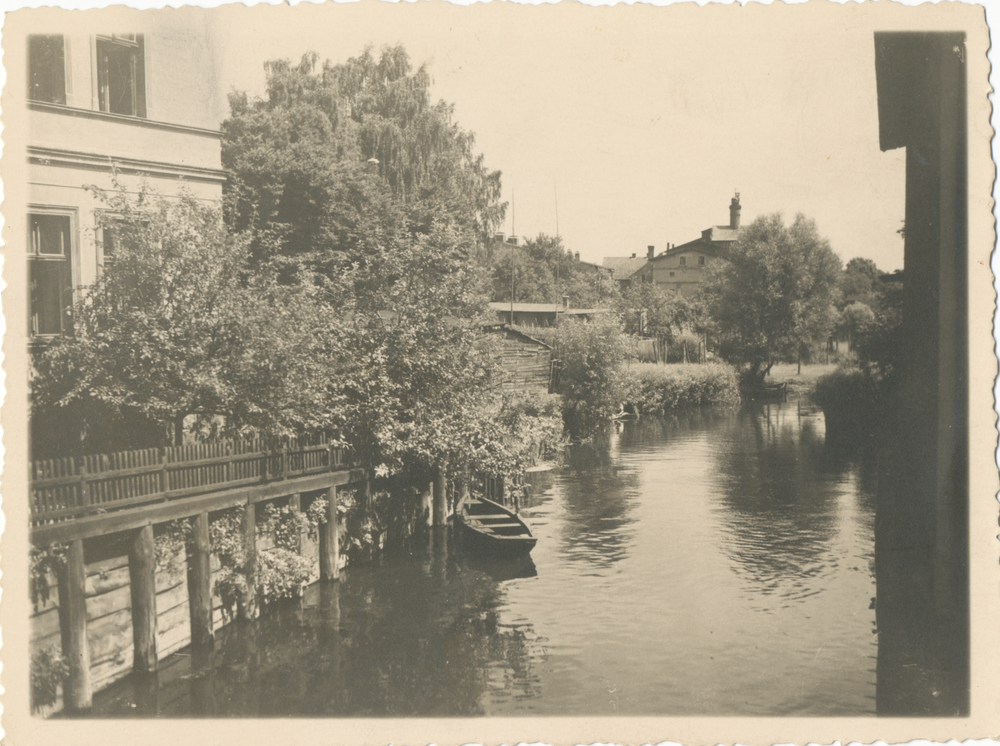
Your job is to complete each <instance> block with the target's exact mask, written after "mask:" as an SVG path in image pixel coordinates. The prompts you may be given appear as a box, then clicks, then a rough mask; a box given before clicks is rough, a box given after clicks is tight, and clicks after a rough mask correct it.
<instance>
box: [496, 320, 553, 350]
mask: <svg viewBox="0 0 1000 746" xmlns="http://www.w3.org/2000/svg"><path fill="white" fill-rule="evenodd" d="M485 328H486V330H487V331H490V332H503V333H504V334H506V335H507V337H508V338H510V337H518V338H520V339H522V340H523V341H525V342H531V343H532V344H536V345H540V346H541V347H544V348H545V349H547V350H551V349H552V345H550V344H548V343H546V342H543V341H542V340H540V339H535V338H534V337H532V336H529V335H527V334H525V333H524V332H522V331H521V330H520V329H518V328H517V327H514V326H511V325H510V324H490V325H489V326H487V327H485Z"/></svg>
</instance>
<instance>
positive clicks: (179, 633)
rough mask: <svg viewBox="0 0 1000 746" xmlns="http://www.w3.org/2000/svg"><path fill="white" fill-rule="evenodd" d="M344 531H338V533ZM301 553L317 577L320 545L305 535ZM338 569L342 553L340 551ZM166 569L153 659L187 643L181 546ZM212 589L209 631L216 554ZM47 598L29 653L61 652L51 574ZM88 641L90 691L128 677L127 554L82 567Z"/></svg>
mask: <svg viewBox="0 0 1000 746" xmlns="http://www.w3.org/2000/svg"><path fill="white" fill-rule="evenodd" d="M341 535H342V534H341ZM256 541H257V551H258V552H267V551H269V550H271V549H273V548H274V545H275V544H274V537H273V534H272V533H271V532H268V531H262V530H261V529H260V527H259V526H258V528H257V532H256ZM300 554H301V555H302V556H303V557H307V558H309V559H311V560H312V564H313V574H312V577H311V578H310V581H309V582H310V583H311V582H315V581H316V580H318V579H319V544H318V542H317V541H315V540H313V539H310V538H309V537H308V536H305V535H303V536H302V539H301V549H300ZM340 557H341V562H340V567H341V568H342V567H343V566H344V561H345V560H346V554H341V555H340ZM168 564H169V567H167V568H158V569H157V572H156V612H157V613H156V619H157V636H156V651H157V658H158V659H159V660H163V659H164V658H167V657H168V656H170V655H171V654H173V653H175V652H177V651H179V650H181V649H183V648H185V647H187V646H188V645H189V644H190V643H191V622H190V605H189V600H188V583H187V572H186V569H185V568H186V557H185V552H184V550H180V551H179V552H178V553H177V555H176V556H175V557H174V561H173V562H170V563H168ZM210 567H211V571H212V572H211V587H212V617H213V618H212V629H213V630H219V629H221V628H222V627H223V626H224V625H225V624H226V620H225V618H224V616H223V612H222V600H221V599H220V598H219V596H218V594H216V593H215V583H216V581H217V580H218V578H219V574H220V568H221V565H220V563H219V559H218V557H217V556H216V555H215V554H212V555H211V558H210ZM48 581H49V597H48V600H47V601H46V602H44V603H39V604H38V605H37V606H36V607H35V609H34V610H33V613H32V615H31V642H30V652H31V654H32V655H34V654H35V653H36V652H39V651H43V650H46V649H51V650H53V651H54V652H56V653H59V652H61V650H62V638H61V634H60V622H59V590H58V581H57V578H56V577H55V575H53V574H51V573H50V574H49V576H48ZM85 599H86V613H87V641H88V644H89V647H90V677H91V682H92V686H93V689H94V691H98V690H100V689H104V688H105V687H107V686H109V685H110V684H112V683H114V682H115V681H118V680H120V679H122V678H124V677H125V676H127V675H128V674H129V673H131V671H132V667H133V635H132V597H131V585H130V582H129V561H128V557H127V556H125V555H122V556H118V557H111V558H108V559H102V560H97V561H95V562H89V563H87V565H86V592H85ZM62 708H63V702H62V696H61V694H60V697H59V699H58V700H57V702H56V704H55V705H54V706H52V707H48V708H46V709H45V710H44V711H43V712H42V713H41V714H43V715H49V714H52V713H55V712H58V711H60V710H62Z"/></svg>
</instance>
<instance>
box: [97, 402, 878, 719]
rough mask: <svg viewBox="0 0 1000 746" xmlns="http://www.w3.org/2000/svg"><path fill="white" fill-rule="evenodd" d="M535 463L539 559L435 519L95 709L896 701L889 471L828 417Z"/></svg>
mask: <svg viewBox="0 0 1000 746" xmlns="http://www.w3.org/2000/svg"><path fill="white" fill-rule="evenodd" d="M529 479H530V483H531V486H532V490H531V491H530V494H529V496H528V498H527V499H526V500H525V502H524V507H523V510H522V516H523V517H524V519H525V521H526V522H527V523H528V524H529V526H530V527H531V529H532V531H533V532H534V534H535V535H536V537H537V538H538V544H537V545H536V547H535V549H534V550H533V552H532V554H531V557H530V558H528V559H526V561H523V562H513V563H511V562H506V563H497V562H493V561H487V560H484V559H482V558H477V557H475V556H466V555H465V554H463V548H462V547H461V546H456V545H455V543H454V541H453V536H452V535H450V534H449V533H448V532H447V531H441V530H435V531H431V532H430V533H429V536H428V540H427V542H426V543H425V544H424V545H423V546H422V548H418V549H416V550H414V551H411V552H408V553H402V554H400V555H397V556H394V557H391V558H389V559H387V560H386V561H385V562H383V563H382V564H380V565H373V566H367V567H356V568H350V569H349V570H348V571H347V572H345V573H344V574H343V576H342V579H341V582H340V583H339V584H333V585H330V584H323V585H317V586H313V587H311V588H309V589H308V592H307V594H306V597H305V599H304V600H303V601H302V602H301V603H299V604H292V605H288V606H283V607H281V608H276V609H269V610H267V611H266V613H265V614H264V615H263V616H262V618H261V619H260V620H258V621H257V622H255V623H253V624H249V625H233V626H231V627H227V628H225V629H223V630H222V631H220V632H219V633H218V639H217V643H216V647H215V650H214V652H213V653H211V655H209V656H208V657H207V658H205V659H204V660H201V661H193V660H192V659H191V658H188V657H185V656H184V655H178V656H173V657H172V658H171V659H170V660H169V661H168V662H167V663H166V665H164V666H163V667H162V668H161V670H160V672H159V676H158V678H159V681H158V687H157V688H156V691H155V695H156V696H155V697H153V698H151V697H150V696H149V694H150V693H151V692H150V691H149V690H148V689H147V690H142V689H140V688H137V683H136V681H135V680H133V679H129V680H126V681H123V682H121V683H119V684H116V685H115V686H113V687H111V688H110V689H109V690H106V691H105V692H101V693H99V694H98V695H97V696H96V697H95V709H94V712H95V714H96V715H98V716H101V717H109V716H116V717H117V716H138V715H146V716H149V715H151V714H153V712H154V711H155V713H156V714H158V715H159V716H190V715H200V716H216V717H228V716H252V717H272V716H273V717H277V716H367V717H385V716H395V717H409V716H421V717H428V716H445V715H450V716H454V715H460V716H477V715H490V716H502V715H523V714H538V715H615V714H618V715H621V714H632V715H720V714H721V715H737V714H749V715H785V714H797V715H846V714H865V713H873V712H874V706H875V703H874V688H875V687H874V684H875V675H874V669H875V653H876V650H877V648H876V643H877V638H876V636H875V635H874V634H872V632H873V630H874V628H873V624H874V619H875V614H874V611H873V610H872V609H871V606H870V602H871V598H872V596H874V581H873V577H872V562H873V559H872V558H873V497H872V490H871V485H872V479H871V470H870V468H869V467H868V466H867V465H866V464H865V462H864V461H863V460H861V461H858V460H857V459H855V460H853V461H852V460H850V459H845V458H844V457H843V455H842V454H837V453H833V452H831V451H830V450H829V449H826V448H825V447H824V432H823V421H822V415H821V414H820V413H818V412H816V411H815V410H812V409H810V408H809V407H803V406H801V405H800V404H799V403H796V402H789V403H787V404H782V405H780V406H777V405H771V406H770V407H763V408H760V409H756V410H754V409H751V410H744V411H742V412H733V411H716V412H711V411H708V412H696V413H688V414H685V415H683V416H679V417H674V418H669V419H668V418H664V419H657V418H643V419H641V420H639V421H637V422H628V423H624V425H623V426H622V427H621V428H615V431H614V432H613V433H611V434H610V436H609V438H608V439H607V440H606V441H604V442H595V443H590V444H585V445H583V446H580V447H576V448H574V449H572V451H571V452H570V453H569V454H568V462H567V464H566V466H564V467H561V468H559V469H555V470H553V471H550V472H541V473H533V474H530V475H529ZM185 652H186V651H185ZM762 672H766V678H762V676H763V674H762ZM144 692H145V693H144ZM143 697H145V699H143ZM140 711H141V712H140Z"/></svg>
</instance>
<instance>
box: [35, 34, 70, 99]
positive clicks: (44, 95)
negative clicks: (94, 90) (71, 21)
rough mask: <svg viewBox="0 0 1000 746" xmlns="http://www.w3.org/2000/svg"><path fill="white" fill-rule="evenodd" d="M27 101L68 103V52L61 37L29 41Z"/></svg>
mask: <svg viewBox="0 0 1000 746" xmlns="http://www.w3.org/2000/svg"><path fill="white" fill-rule="evenodd" d="M28 98H30V99H31V100H33V101H45V102H47V103H50V104H65V103H66V49H65V45H64V44H63V38H62V36H60V35H59V34H32V35H31V36H29V37H28Z"/></svg>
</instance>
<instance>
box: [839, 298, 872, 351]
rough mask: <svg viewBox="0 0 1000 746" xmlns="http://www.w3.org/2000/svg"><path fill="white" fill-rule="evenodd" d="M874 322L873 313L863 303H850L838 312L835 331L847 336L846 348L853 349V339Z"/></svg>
mask: <svg viewBox="0 0 1000 746" xmlns="http://www.w3.org/2000/svg"><path fill="white" fill-rule="evenodd" d="M874 322H875V313H874V312H873V311H872V309H871V308H869V307H868V306H867V305H865V304H864V303H859V302H855V303H851V304H850V305H848V306H846V307H845V308H844V310H843V311H841V312H840V317H839V319H838V321H837V331H838V332H839V333H840V334H842V335H844V336H846V337H847V344H848V349H854V340H855V339H856V338H857V337H858V336H859V335H861V334H864V333H865V332H866V331H867V330H868V327H869V326H871V325H872V324H873V323H874Z"/></svg>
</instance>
